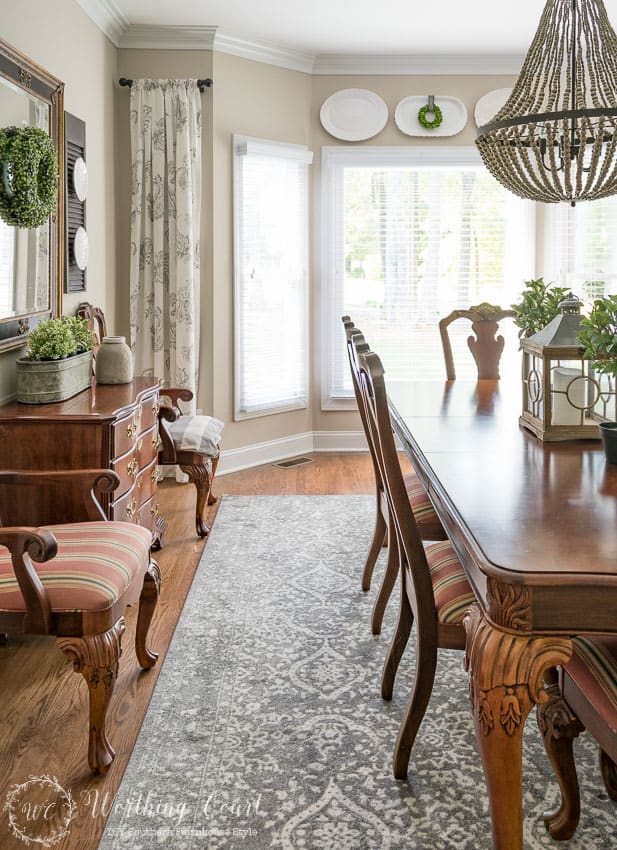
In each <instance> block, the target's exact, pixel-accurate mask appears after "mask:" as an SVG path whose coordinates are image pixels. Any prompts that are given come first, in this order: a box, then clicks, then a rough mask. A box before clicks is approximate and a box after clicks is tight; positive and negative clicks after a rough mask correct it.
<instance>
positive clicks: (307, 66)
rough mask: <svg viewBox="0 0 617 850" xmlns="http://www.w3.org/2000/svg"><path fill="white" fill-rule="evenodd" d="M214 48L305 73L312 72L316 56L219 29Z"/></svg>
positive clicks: (221, 51) (304, 51)
mask: <svg viewBox="0 0 617 850" xmlns="http://www.w3.org/2000/svg"><path fill="white" fill-rule="evenodd" d="M214 50H215V51H218V52H220V53H231V54H232V55H233V56H241V57H242V58H243V59H252V60H253V61H254V62H264V63H266V64H267V65H276V66H277V67H279V68H287V69H289V70H290V71H303V72H304V73H305V74H312V73H313V67H314V65H315V57H316V54H315V53H311V52H309V51H306V50H297V49H296V48H294V47H285V46H283V45H278V44H273V43H272V42H269V41H255V40H254V39H249V38H244V37H243V36H236V35H233V34H232V33H230V32H226V31H225V30H221V29H217V31H216V36H215V39H214Z"/></svg>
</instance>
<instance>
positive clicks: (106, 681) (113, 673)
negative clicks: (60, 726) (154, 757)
mask: <svg viewBox="0 0 617 850" xmlns="http://www.w3.org/2000/svg"><path fill="white" fill-rule="evenodd" d="M125 628H126V625H125V621H124V617H120V619H119V620H117V621H116V622H115V623H114V625H113V626H112V627H111V629H109V631H107V632H103V633H102V634H98V635H84V636H83V637H58V638H57V639H56V640H57V643H58V646H59V647H60V649H61V650H62V652H64V654H65V655H67V656H68V657H69V659H70V660H71V661H72V662H73V669H74V670H75V671H76V672H77V673H81V674H82V676H83V677H84V679H85V680H86V682H87V684H88V692H89V696H90V734H89V743H88V763H89V765H90V769H91V770H92V771H93V772H94V773H106V772H107V770H108V769H109V765H110V764H111V763H112V761H113V760H114V756H115V753H114V751H113V748H112V746H111V744H110V743H109V740H108V738H107V734H106V731H105V719H106V716H107V708H108V706H109V701H110V700H111V695H112V693H113V689H114V685H115V683H116V679H117V677H118V660H119V658H120V654H121V651H122V650H121V639H122V633H123V632H124V630H125Z"/></svg>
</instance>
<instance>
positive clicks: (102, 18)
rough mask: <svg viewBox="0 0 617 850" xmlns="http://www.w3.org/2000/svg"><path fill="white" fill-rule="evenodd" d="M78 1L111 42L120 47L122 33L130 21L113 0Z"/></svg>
mask: <svg viewBox="0 0 617 850" xmlns="http://www.w3.org/2000/svg"><path fill="white" fill-rule="evenodd" d="M77 2H78V3H79V5H80V6H81V8H82V9H83V10H84V12H85V13H86V15H88V17H89V18H91V20H93V21H94V23H95V24H96V25H97V27H98V28H99V29H100V30H101V31H102V32H103V33H104V34H105V35H106V36H107V38H108V39H109V40H110V41H111V43H112V44H114V45H115V46H116V47H119V46H120V39H121V37H122V33H123V32H124V31H125V30H126V28H127V27H128V23H129V22H128V21H127V19H126V18H125V17H124V15H123V14H122V12H121V11H120V10H119V9H118V7H117V6H116V5H115V3H114V2H113V0H77Z"/></svg>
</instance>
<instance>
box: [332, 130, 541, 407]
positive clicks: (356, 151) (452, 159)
mask: <svg viewBox="0 0 617 850" xmlns="http://www.w3.org/2000/svg"><path fill="white" fill-rule="evenodd" d="M341 166H349V167H350V168H360V167H363V166H374V167H379V166H384V167H388V166H394V167H396V166H398V167H405V166H406V167H409V166H411V167H418V168H422V167H426V168H427V169H430V168H434V167H447V166H450V167H452V168H453V169H454V168H457V167H458V168H465V167H466V166H483V163H482V158H481V157H480V154H479V152H478V150H477V148H476V147H475V145H447V146H442V147H435V146H432V145H430V146H429V145H412V146H402V145H397V146H392V145H388V146H386V145H381V146H380V145H371V146H365V147H353V146H351V145H336V146H334V145H326V146H323V147H322V149H321V234H320V241H321V249H320V251H321V256H320V272H321V310H320V318H321V329H322V339H321V341H322V344H321V351H322V357H321V370H320V381H321V409H322V410H324V411H337V410H338V411H340V410H355V409H356V402H355V398H353V397H345V396H334V395H331V393H330V373H331V362H330V357H331V355H332V353H333V351H334V345H335V344H337V343H339V342H340V344H341V345H342V344H343V342H342V340H343V337H342V336H341V337H340V339H339V335H336V338H335V334H336V330H335V325H336V322H334V321H333V320H332V317H331V305H332V304H333V296H334V291H335V285H334V281H333V280H332V279H331V277H330V269H331V252H332V250H333V243H334V240H333V234H334V228H335V227H336V226H341V225H342V224H343V222H342V221H341V220H339V217H338V215H337V213H336V211H335V209H334V197H335V196H336V194H337V186H336V185H335V183H334V177H333V175H332V169H333V167H337V168H338V175H339V177H338V179H339V180H340V179H342V174H343V170H342V168H341ZM338 188H339V189H340V184H339V185H338ZM504 191H505V190H504ZM536 211H537V205H536V204H534V205H533V207H532V212H531V215H530V220H529V225H528V226H529V234H530V237H531V239H532V249H533V250H532V253H533V254H534V256H535V255H537V234H536V218H537V213H536ZM522 283H523V282H522V281H521V288H522ZM352 319H353V316H352Z"/></svg>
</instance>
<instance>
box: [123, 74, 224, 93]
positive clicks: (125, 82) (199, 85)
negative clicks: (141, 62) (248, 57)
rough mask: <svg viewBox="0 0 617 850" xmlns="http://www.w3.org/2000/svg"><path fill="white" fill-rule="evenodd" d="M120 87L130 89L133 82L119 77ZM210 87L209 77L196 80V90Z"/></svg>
mask: <svg viewBox="0 0 617 850" xmlns="http://www.w3.org/2000/svg"><path fill="white" fill-rule="evenodd" d="M118 82H119V83H120V85H121V86H128V88H130V87H131V86H132V85H133V80H129V79H127V78H126V77H120V79H119V80H118ZM211 85H212V80H211V79H210V77H207V78H206V79H205V80H197V88H198V89H199V91H205V89H209V88H210V86H211Z"/></svg>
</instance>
